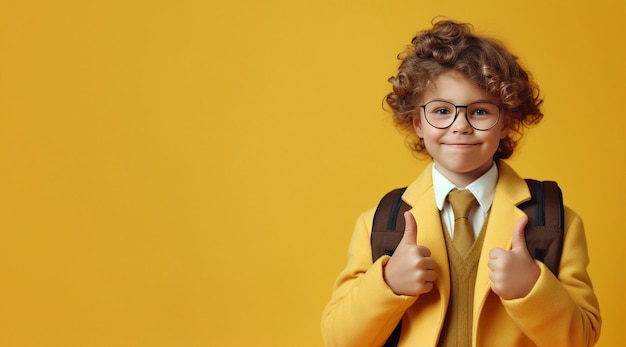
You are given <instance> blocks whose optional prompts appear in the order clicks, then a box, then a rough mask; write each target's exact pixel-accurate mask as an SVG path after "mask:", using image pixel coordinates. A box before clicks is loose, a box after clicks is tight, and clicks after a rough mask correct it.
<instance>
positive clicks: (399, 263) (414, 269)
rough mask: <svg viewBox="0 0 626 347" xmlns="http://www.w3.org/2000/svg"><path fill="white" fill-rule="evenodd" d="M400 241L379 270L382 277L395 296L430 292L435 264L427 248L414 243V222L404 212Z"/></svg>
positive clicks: (413, 219) (410, 215) (415, 240)
mask: <svg viewBox="0 0 626 347" xmlns="http://www.w3.org/2000/svg"><path fill="white" fill-rule="evenodd" d="M404 221H405V229H404V235H403V236H402V240H400V243H399V244H398V247H397V248H396V250H395V251H394V253H393V256H392V257H391V259H389V262H387V264H386V265H385V268H384V269H383V277H384V279H385V282H386V283H387V285H388V286H389V288H391V290H392V291H393V292H394V293H396V294H397V295H411V296H417V295H420V294H424V293H428V292H430V291H431V290H432V289H433V281H435V280H436V279H437V272H435V268H436V266H437V264H436V263H435V261H434V260H433V259H432V258H431V257H430V250H429V249H428V248H427V247H424V246H419V245H418V244H417V223H416V222H415V218H414V217H413V215H412V214H411V213H410V212H405V213H404Z"/></svg>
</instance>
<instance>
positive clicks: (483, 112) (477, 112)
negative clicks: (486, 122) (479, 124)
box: [472, 108, 489, 116]
mask: <svg viewBox="0 0 626 347" xmlns="http://www.w3.org/2000/svg"><path fill="white" fill-rule="evenodd" d="M487 115H489V111H488V110H485V109H480V108H479V109H475V110H472V116H487Z"/></svg>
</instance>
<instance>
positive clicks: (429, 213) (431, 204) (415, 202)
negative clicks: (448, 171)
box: [403, 166, 450, 343]
mask: <svg viewBox="0 0 626 347" xmlns="http://www.w3.org/2000/svg"><path fill="white" fill-rule="evenodd" d="M403 199H404V200H405V201H406V202H407V203H408V204H409V205H411V206H412V209H411V213H413V215H414V216H415V221H416V222H417V244H418V245H421V246H425V247H428V249H430V251H431V257H432V258H433V259H434V260H435V262H436V263H437V265H438V269H437V272H438V274H439V276H438V278H437V280H436V281H435V287H434V289H433V290H437V291H438V292H439V295H437V296H436V297H438V299H437V300H436V304H434V305H432V306H430V305H429V306H428V307H422V308H421V310H422V311H421V315H425V314H428V315H430V316H431V318H430V319H426V320H423V321H427V322H430V323H429V324H428V325H429V326H428V327H424V329H423V330H422V332H421V334H423V335H422V338H423V339H424V340H423V341H426V340H432V341H434V343H436V341H437V338H438V333H439V331H440V330H441V327H442V326H443V323H444V319H445V314H446V310H447V307H448V302H449V298H450V268H449V264H448V254H447V250H446V243H445V240H444V237H443V233H442V230H443V226H442V225H441V216H440V214H439V210H438V209H437V205H436V203H435V193H434V190H433V184H432V171H431V167H430V166H428V167H426V168H425V169H424V171H423V173H422V175H420V177H418V178H417V180H416V181H415V182H413V184H411V185H410V186H409V187H408V188H407V190H406V192H405V193H404V195H403ZM429 295H430V294H429ZM431 297H435V296H431ZM427 335H432V336H430V337H431V338H430V339H429V338H427Z"/></svg>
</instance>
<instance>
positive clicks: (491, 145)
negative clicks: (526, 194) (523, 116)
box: [413, 70, 508, 187]
mask: <svg viewBox="0 0 626 347" xmlns="http://www.w3.org/2000/svg"><path fill="white" fill-rule="evenodd" d="M432 82H433V83H432V86H431V88H429V89H428V90H426V91H425V92H424V94H423V99H422V100H420V102H421V104H422V105H423V104H425V103H427V102H429V101H433V100H442V101H447V102H450V103H453V104H455V105H468V104H471V103H475V102H482V101H486V102H491V103H494V104H499V102H498V100H497V99H494V98H493V97H491V96H490V95H489V94H487V93H486V92H485V91H484V90H482V89H481V88H480V87H479V86H478V85H476V84H475V83H474V82H472V81H471V80H470V79H468V78H467V77H465V75H463V74H462V73H460V72H458V71H455V70H451V71H447V72H444V73H442V74H441V75H439V76H437V77H436V78H435V79H433V81H432ZM466 111H467V110H466V109H465V108H459V109H458V112H459V115H458V117H457V118H456V120H455V121H454V123H453V124H452V125H451V126H450V127H448V128H446V129H437V128H435V127H433V126H431V125H429V124H428V123H427V122H426V119H425V118H424V113H423V110H422V109H420V114H419V117H418V116H415V117H414V118H413V126H414V128H415V133H416V134H417V136H419V137H420V138H422V139H423V140H424V145H425V147H426V150H427V151H428V153H429V154H430V156H431V157H432V158H433V160H434V162H435V165H436V167H437V169H438V170H439V171H440V172H441V173H442V174H443V175H444V176H445V177H446V178H448V179H449V180H450V181H451V182H452V183H454V184H455V185H457V186H459V187H465V186H467V185H468V184H470V183H471V182H473V181H474V180H476V179H477V178H478V177H480V176H481V175H482V174H484V173H485V172H486V171H487V170H489V168H490V167H491V163H492V160H493V159H492V158H493V155H494V153H495V152H496V150H497V149H498V144H499V143H500V139H502V138H504V137H506V135H507V133H508V129H507V128H506V127H505V122H504V118H505V115H504V114H502V115H501V116H500V120H499V122H498V123H497V124H496V125H495V126H494V127H492V128H491V129H489V130H484V131H481V130H476V129H474V128H472V127H471V126H470V125H469V123H468V122H467V119H466V118H465V112H466Z"/></svg>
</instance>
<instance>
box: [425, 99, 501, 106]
mask: <svg viewBox="0 0 626 347" xmlns="http://www.w3.org/2000/svg"><path fill="white" fill-rule="evenodd" d="M432 101H443V102H447V103H450V104H452V105H455V106H466V105H471V104H476V103H489V104H494V105H496V106H497V105H499V103H497V102H495V101H492V100H489V99H479V100H476V101H472V102H470V103H467V104H464V105H457V104H455V103H454V102H452V101H450V100H446V99H432V100H428V101H426V102H425V103H423V104H422V105H426V104H427V103H429V102H432Z"/></svg>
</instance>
